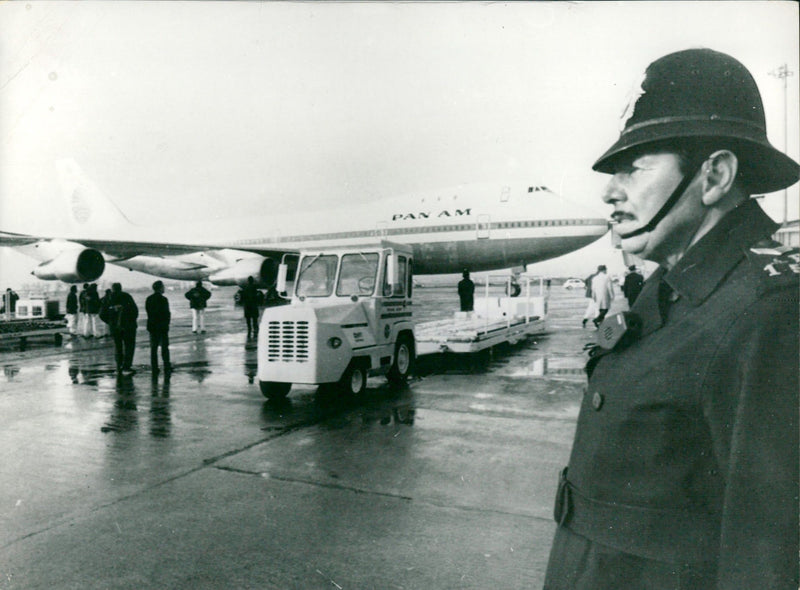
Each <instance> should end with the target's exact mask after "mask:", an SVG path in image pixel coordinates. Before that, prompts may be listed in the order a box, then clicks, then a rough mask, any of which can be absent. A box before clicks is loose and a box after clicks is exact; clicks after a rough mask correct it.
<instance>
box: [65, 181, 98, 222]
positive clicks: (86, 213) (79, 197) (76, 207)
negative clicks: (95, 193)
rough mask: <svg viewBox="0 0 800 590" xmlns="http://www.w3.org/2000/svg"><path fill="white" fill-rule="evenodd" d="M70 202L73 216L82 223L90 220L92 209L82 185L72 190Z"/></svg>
mask: <svg viewBox="0 0 800 590" xmlns="http://www.w3.org/2000/svg"><path fill="white" fill-rule="evenodd" d="M69 204H70V208H71V211H72V218H73V219H74V220H75V221H77V222H78V223H80V224H81V225H83V224H85V223H86V222H87V221H89V218H90V217H91V216H92V209H91V207H90V206H89V202H88V201H87V200H86V197H85V196H84V195H83V193H82V191H81V189H80V187H75V190H73V191H72V194H71V195H70V197H69Z"/></svg>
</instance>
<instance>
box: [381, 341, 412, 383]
mask: <svg viewBox="0 0 800 590" xmlns="http://www.w3.org/2000/svg"><path fill="white" fill-rule="evenodd" d="M413 366H414V340H413V339H412V338H410V337H409V336H407V335H403V336H400V337H399V338H398V339H397V343H396V344H395V345H394V362H393V363H392V368H391V369H389V373H388V374H387V377H388V379H389V381H391V382H392V383H405V381H406V380H407V379H408V376H409V375H410V374H411V369H412V367H413Z"/></svg>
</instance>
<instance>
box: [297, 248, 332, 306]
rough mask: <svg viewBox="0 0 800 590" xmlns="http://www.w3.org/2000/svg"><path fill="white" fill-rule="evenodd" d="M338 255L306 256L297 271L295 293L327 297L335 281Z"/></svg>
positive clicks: (304, 295)
mask: <svg viewBox="0 0 800 590" xmlns="http://www.w3.org/2000/svg"><path fill="white" fill-rule="evenodd" d="M338 262H339V257H338V256H336V255H333V254H327V255H324V256H323V255H321V254H320V255H318V256H306V257H305V258H303V261H302V262H301V263H300V271H299V272H298V273H297V291H296V293H297V295H298V296H303V297H328V296H329V295H330V294H331V293H333V284H334V282H335V281H336V265H337V263H338Z"/></svg>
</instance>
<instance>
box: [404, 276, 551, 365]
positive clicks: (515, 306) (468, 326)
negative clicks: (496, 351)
mask: <svg viewBox="0 0 800 590" xmlns="http://www.w3.org/2000/svg"><path fill="white" fill-rule="evenodd" d="M490 279H491V277H487V279H486V287H485V294H484V296H483V297H477V298H475V305H474V310H475V311H470V312H465V311H457V312H455V313H454V315H453V317H452V318H449V319H443V320H435V321H432V322H424V323H421V324H418V325H417V326H415V328H414V334H415V338H416V343H417V355H418V356H423V355H426V354H435V353H440V352H454V353H472V352H479V351H481V350H484V349H487V348H491V347H493V346H496V345H498V344H503V343H506V344H516V343H517V342H519V341H521V340H524V339H525V338H527V337H528V336H532V335H536V334H543V333H544V332H545V330H546V320H545V317H546V315H547V295H546V291H545V288H544V280H543V279H538V289H535V290H536V291H537V293H536V294H534V293H532V289H531V287H532V285H531V280H530V279H529V278H526V279H525V280H524V284H523V288H522V293H521V295H520V296H519V297H510V296H508V295H505V296H499V297H490V296H489V284H490V283H491V280H490ZM508 287H510V285H508V286H507V288H506V292H511V289H510V288H508Z"/></svg>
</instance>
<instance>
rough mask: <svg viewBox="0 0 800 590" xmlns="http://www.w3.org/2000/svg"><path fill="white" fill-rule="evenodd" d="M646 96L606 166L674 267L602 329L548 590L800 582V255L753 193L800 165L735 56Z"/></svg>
mask: <svg viewBox="0 0 800 590" xmlns="http://www.w3.org/2000/svg"><path fill="white" fill-rule="evenodd" d="M638 90H639V92H637V93H636V94H635V96H634V97H633V99H632V102H631V104H630V105H629V108H628V109H626V111H625V114H624V116H623V125H624V126H623V130H622V132H621V135H620V137H619V139H618V141H617V142H616V143H615V144H614V145H613V146H612V147H611V148H610V149H609V150H608V151H607V152H606V153H605V154H603V155H602V156H601V157H600V159H599V160H598V161H597V162H596V163H595V164H594V169H595V170H597V171H599V172H603V173H607V174H611V175H612V177H611V180H610V181H609V184H608V186H607V188H606V190H605V192H604V194H603V200H604V201H605V202H606V203H607V204H610V205H612V206H613V207H614V213H613V215H612V220H613V221H614V222H616V226H615V232H616V233H617V234H618V235H619V236H620V238H621V244H622V248H623V250H625V251H627V252H630V253H632V254H636V255H638V256H640V257H642V258H644V259H647V260H652V261H654V262H657V263H658V264H659V268H658V270H656V271H655V272H654V273H653V274H652V275H651V276H650V277H649V278H648V280H647V281H646V282H645V284H644V288H643V290H642V292H641V293H640V294H639V297H638V298H637V299H636V302H635V303H634V305H633V308H632V309H631V311H630V312H625V313H624V314H623V315H617V316H612V317H609V318H607V319H606V322H605V323H604V324H603V325H602V326H601V327H600V331H599V332H598V335H599V337H600V338H601V340H600V342H601V344H602V347H600V346H598V347H596V348H595V349H593V351H592V354H591V355H590V360H589V363H588V364H587V373H588V375H589V383H588V387H587V388H586V392H585V394H584V398H583V400H582V404H581V409H580V415H579V417H578V424H577V428H576V431H575V440H574V443H573V448H572V454H571V457H570V460H569V466H568V468H567V469H565V470H564V471H562V475H561V478H560V482H559V486H558V492H557V495H556V507H555V518H556V521H557V522H558V524H559V526H558V528H557V532H556V535H555V539H554V541H553V546H552V549H551V553H550V561H549V564H548V569H547V575H546V580H545V588H546V589H547V590H557V589H569V590H581V589H591V590H604V589H609V590H610V589H613V590H620V589H636V590H640V589H642V588H647V589H667V588H669V589H674V588H697V589H701V588H702V589H714V590H734V589H736V590H741V589H744V588H759V589H763V588H770V589H778V588H781V589H783V588H797V587H798V559H797V555H798V534H797V526H798V463H800V461H799V460H798V446H800V441H798V358H799V357H798V334H800V331H799V329H798V271H799V270H800V265H799V264H798V263H800V255H799V254H798V252H797V250H796V249H790V248H787V247H784V246H781V245H780V244H779V243H777V242H774V241H773V240H772V239H771V236H772V234H773V233H774V232H775V231H776V229H777V227H778V226H777V224H775V223H774V222H773V221H772V220H771V219H769V218H768V217H767V216H766V215H765V214H764V212H763V211H762V210H761V208H760V207H759V205H758V203H757V202H756V201H755V200H753V199H751V198H750V195H754V194H761V193H769V192H773V191H777V190H780V189H783V188H786V187H788V186H791V185H792V184H794V183H795V182H797V180H798V178H800V166H798V164H797V163H796V162H794V161H793V160H791V159H790V158H788V157H787V156H786V155H784V154H783V153H781V152H779V151H778V150H776V149H775V148H774V147H773V146H772V145H771V144H770V143H769V141H768V140H767V135H766V127H765V120H764V112H763V107H762V102H761V96H760V94H759V92H758V88H757V86H756V84H755V81H754V80H753V78H752V76H751V75H750V73H749V72H748V71H747V69H746V68H745V67H744V66H743V65H742V64H741V63H739V62H738V61H736V60H735V59H733V58H732V57H730V56H728V55H725V54H722V53H718V52H715V51H711V50H709V49H691V50H687V51H681V52H677V53H673V54H670V55H667V56H665V57H662V58H661V59H658V60H656V61H655V62H653V63H652V64H650V66H649V67H648V68H647V71H646V72H645V77H644V80H643V82H642V84H641V87H640V88H639V89H638ZM620 326H622V328H620ZM625 326H627V327H628V329H627V330H625Z"/></svg>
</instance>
